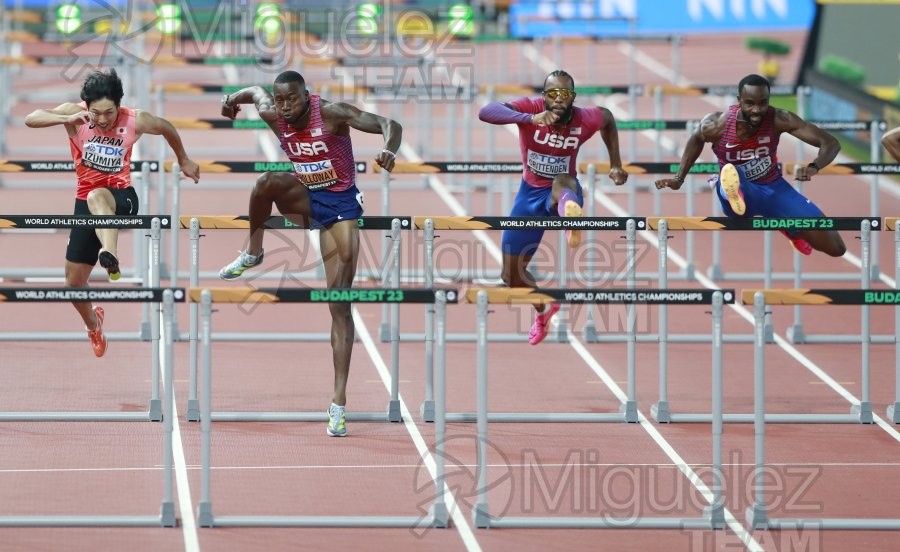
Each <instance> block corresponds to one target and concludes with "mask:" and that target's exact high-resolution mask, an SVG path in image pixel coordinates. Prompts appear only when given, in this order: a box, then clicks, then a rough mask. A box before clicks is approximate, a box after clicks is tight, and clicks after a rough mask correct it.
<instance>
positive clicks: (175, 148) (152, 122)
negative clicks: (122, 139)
mask: <svg viewBox="0 0 900 552" xmlns="http://www.w3.org/2000/svg"><path fill="white" fill-rule="evenodd" d="M134 131H135V134H136V135H137V136H138V137H140V136H141V134H153V135H156V136H159V135H162V137H163V138H165V139H166V142H168V144H169V147H170V148H172V152H173V153H174V154H175V158H176V159H177V160H178V166H179V167H181V172H183V173H184V175H185V176H187V177H188V178H190V179H191V180H193V181H194V182H195V183H196V182H197V181H199V180H200V167H199V166H198V165H197V163H194V161H192V160H191V158H190V157H188V154H187V153H186V152H185V151H184V144H182V143H181V136H179V135H178V131H177V130H175V127H174V126H172V123H170V122H169V121H167V120H166V119H163V118H162V117H157V116H156V115H153V114H151V113H148V112H146V111H138V113H137V120H136V121H135V124H134Z"/></svg>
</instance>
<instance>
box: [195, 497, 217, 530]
mask: <svg viewBox="0 0 900 552" xmlns="http://www.w3.org/2000/svg"><path fill="white" fill-rule="evenodd" d="M214 523H215V522H214V520H213V513H212V502H209V501H204V502H201V503H200V505H199V506H197V524H198V525H199V526H200V527H213V524H214Z"/></svg>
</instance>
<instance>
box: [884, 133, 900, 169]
mask: <svg viewBox="0 0 900 552" xmlns="http://www.w3.org/2000/svg"><path fill="white" fill-rule="evenodd" d="M881 145H883V146H884V149H886V150H887V151H888V153H890V154H891V156H893V158H894V159H895V160H896V161H897V162H898V163H900V127H897V128H895V129H894V130H890V131H888V132H887V133H885V135H884V136H882V137H881Z"/></svg>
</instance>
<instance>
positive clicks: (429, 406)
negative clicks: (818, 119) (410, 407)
mask: <svg viewBox="0 0 900 552" xmlns="http://www.w3.org/2000/svg"><path fill="white" fill-rule="evenodd" d="M419 414H420V415H421V416H422V421H423V422H433V421H434V401H422V406H420V407H419Z"/></svg>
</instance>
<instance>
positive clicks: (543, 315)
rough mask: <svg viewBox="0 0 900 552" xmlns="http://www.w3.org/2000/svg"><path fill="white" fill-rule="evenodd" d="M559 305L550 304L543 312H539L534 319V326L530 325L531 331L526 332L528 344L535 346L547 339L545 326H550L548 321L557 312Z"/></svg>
mask: <svg viewBox="0 0 900 552" xmlns="http://www.w3.org/2000/svg"><path fill="white" fill-rule="evenodd" d="M559 309H560V304H559V303H550V304H549V305H548V306H546V307H545V308H544V312H539V313H537V315H536V316H535V317H534V324H532V325H531V331H530V332H528V342H529V343H531V344H532V345H537V344H538V343H540V342H541V341H543V340H544V338H545V337H547V326H549V325H550V319H551V318H553V315H554V314H556V313H557V312H559Z"/></svg>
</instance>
